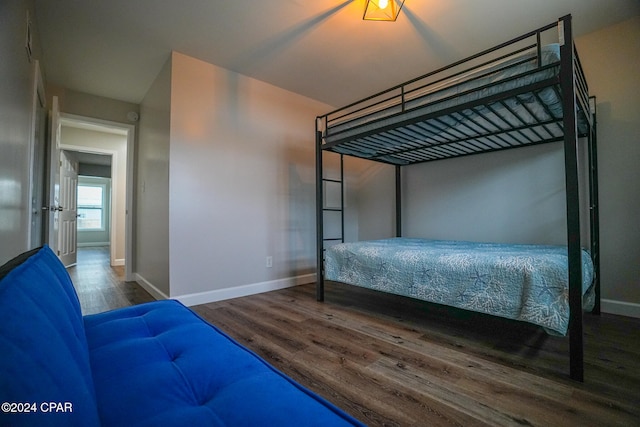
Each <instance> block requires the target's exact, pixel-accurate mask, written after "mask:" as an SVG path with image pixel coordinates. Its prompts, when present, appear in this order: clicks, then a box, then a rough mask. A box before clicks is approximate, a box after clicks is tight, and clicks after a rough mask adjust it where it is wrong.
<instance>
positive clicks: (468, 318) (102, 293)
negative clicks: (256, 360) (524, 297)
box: [69, 249, 640, 426]
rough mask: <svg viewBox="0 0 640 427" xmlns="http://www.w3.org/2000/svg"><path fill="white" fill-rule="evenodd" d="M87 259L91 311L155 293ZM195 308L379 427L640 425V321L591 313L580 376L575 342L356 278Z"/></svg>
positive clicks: (84, 278) (86, 301)
mask: <svg viewBox="0 0 640 427" xmlns="http://www.w3.org/2000/svg"><path fill="white" fill-rule="evenodd" d="M79 257H80V258H79V263H78V266H77V267H73V268H71V269H70V270H69V272H70V273H71V276H72V278H73V280H74V283H75V285H76V288H77V289H78V294H79V296H80V299H81V303H82V307H83V311H84V312H85V313H93V312H98V311H104V310H105V309H111V308H117V307H121V306H126V305H131V304H138V303H141V302H145V301H150V300H152V299H153V298H152V297H151V296H150V295H149V294H148V293H146V292H145V291H144V290H143V289H142V288H140V287H139V285H137V284H136V283H126V282H123V280H122V278H123V271H122V269H121V268H114V269H112V268H110V267H109V266H108V261H107V260H108V254H107V253H106V252H104V253H100V252H95V251H93V250H86V249H83V250H81V253H79ZM100 259H103V260H102V261H99V260H100ZM93 263H95V265H92V264H93ZM192 308H193V309H194V310H195V311H196V312H198V313H199V314H200V315H201V316H202V317H203V318H205V319H206V320H208V321H210V322H211V323H214V324H215V325H217V326H218V327H220V328H221V329H223V330H224V331H226V332H227V333H229V335H231V336H233V337H234V338H235V339H237V340H238V341H239V342H240V343H241V344H243V345H245V346H246V347H248V348H250V349H251V350H253V351H255V352H256V353H258V354H259V355H260V356H262V357H263V358H264V359H265V360H267V361H268V362H270V363H271V364H272V365H274V366H275V367H276V368H278V369H280V370H281V371H283V372H284V373H286V374H287V375H289V376H291V377H292V378H294V379H295V380H297V381H298V382H300V383H301V384H303V385H304V386H306V387H308V388H310V389H311V390H313V391H315V392H317V393H318V394H320V395H322V396H324V397H325V398H326V399H328V400H329V401H331V402H333V403H335V404H336V405H338V406H339V407H341V408H343V409H344V410H346V411H347V412H349V413H351V414H352V415H354V416H355V417H357V418H359V419H360V420H362V421H363V422H365V423H366V424H368V425H371V426H450V425H459V426H476V425H492V426H494V425H507V426H509V425H513V426H523V425H524V426H531V425H533V426H640V319H633V318H627V317H621V316H613V315H607V314H603V315H601V316H592V315H590V314H587V315H586V316H585V343H586V346H585V364H586V366H585V382H584V383H577V382H574V381H572V380H571V379H569V377H568V340H567V339H565V338H562V337H553V336H549V335H547V334H546V333H545V332H543V331H541V330H540V329H538V328H535V327H532V326H529V325H526V324H522V323H518V322H512V321H508V320H504V319H498V318H494V317H490V316H484V315H480V314H475V313H469V312H463V311H459V310H454V309H449V308H446V307H442V306H436V305H432V304H428V303H423V302H421V301H416V300H411V299H407V298H402V297H396V296H393V295H388V294H382V293H378V292H374V291H370V290H366V289H361V288H357V287H353V286H346V285H340V284H334V283H328V284H327V292H326V301H325V302H324V303H319V302H316V300H315V288H314V286H313V285H304V286H298V287H295V288H289V289H284V290H280V291H274V292H269V293H265V294H260V295H253V296H248V297H244V298H237V299H232V300H226V301H220V302H216V303H209V304H204V305H200V306H195V307H192Z"/></svg>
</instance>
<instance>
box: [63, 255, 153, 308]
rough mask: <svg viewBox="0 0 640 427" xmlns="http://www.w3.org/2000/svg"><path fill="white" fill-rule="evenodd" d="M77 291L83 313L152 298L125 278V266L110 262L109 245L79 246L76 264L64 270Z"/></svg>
mask: <svg viewBox="0 0 640 427" xmlns="http://www.w3.org/2000/svg"><path fill="white" fill-rule="evenodd" d="M67 271H68V272H69V275H70V276H71V280H72V281H73V284H74V286H75V288H76V292H77V293H78V298H79V299H80V305H81V307H82V314H94V313H100V312H102V311H107V310H112V309H114V308H120V307H126V306H130V305H136V304H141V303H144V302H148V301H154V298H153V297H152V296H151V295H150V294H149V293H148V292H147V291H145V290H144V289H143V288H142V287H140V285H138V284H137V283H136V282H125V281H124V267H122V266H121V267H111V266H110V265H109V247H108V246H102V247H84V248H78V263H77V265H75V266H73V267H69V268H68V269H67Z"/></svg>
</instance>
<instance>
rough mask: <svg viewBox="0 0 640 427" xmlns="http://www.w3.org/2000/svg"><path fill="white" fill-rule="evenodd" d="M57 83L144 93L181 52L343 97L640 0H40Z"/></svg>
mask: <svg viewBox="0 0 640 427" xmlns="http://www.w3.org/2000/svg"><path fill="white" fill-rule="evenodd" d="M34 1H35V8H36V25H37V28H38V29H39V32H40V39H41V44H42V48H43V58H42V61H43V67H44V70H45V75H46V78H47V80H48V81H49V82H51V83H54V84H57V85H60V86H63V87H67V88H69V89H73V90H77V91H81V92H85V93H89V94H94V95H100V96H105V97H109V98H114V99H119V100H123V101H129V102H134V103H139V102H140V101H141V100H142V98H143V97H144V95H145V93H146V92H147V90H148V89H149V87H150V85H151V83H152V82H153V80H154V78H155V76H156V75H157V74H158V73H159V71H160V69H161V68H162V66H163V65H164V63H165V62H166V61H167V59H168V58H169V54H170V52H171V51H172V50H176V51H179V52H181V53H184V54H186V55H189V56H192V57H195V58H199V59H201V60H204V61H206V62H209V63H212V64H216V65H218V66H221V67H224V68H227V69H230V70H233V71H236V72H238V73H242V74H244V75H247V76H251V77H254V78H256V79H259V80H262V81H265V82H268V83H271V84H273V85H276V86H279V87H281V88H284V89H287V90H290V91H293V92H296V93H299V94H302V95H305V96H308V97H310V98H314V99H317V100H320V101H323V102H326V103H328V104H330V105H332V106H336V107H337V106H340V105H343V104H346V103H349V102H351V101H355V100H357V99H359V98H362V97H364V96H367V95H369V94H371V93H373V92H376V91H379V90H383V89H386V88H387V87H389V86H392V85H395V84H398V83H401V82H403V81H405V80H408V79H410V78H413V77H416V76H418V75H421V74H424V73H426V72H428V71H430V70H433V69H435V68H438V67H440V66H443V65H446V64H448V63H450V62H453V61H455V60H457V59H461V58H463V57H466V56H468V55H471V54H473V53H476V52H477V51H480V50H483V49H485V48H489V47H491V46H493V45H495V44H497V43H499V42H502V41H505V40H507V39H509V38H512V37H515V36H518V35H520V34H522V33H524V32H526V31H529V30H533V29H536V28H538V27H541V26H543V25H545V24H548V23H551V22H553V21H555V20H556V19H557V18H558V17H560V16H563V15H566V14H569V13H571V14H572V15H573V26H574V31H575V33H576V34H577V35H580V34H585V33H589V32H592V31H595V30H597V29H599V28H602V27H605V26H608V25H611V24H614V23H617V22H621V21H624V20H626V19H628V18H631V17H633V16H636V15H640V1H639V0H406V2H405V5H404V7H403V9H402V12H401V14H400V17H399V18H398V20H397V21H396V22H394V23H389V22H365V21H363V20H362V13H363V9H364V3H365V0H347V1H344V0H265V1H259V0H225V1H223V0H56V1H51V0H34Z"/></svg>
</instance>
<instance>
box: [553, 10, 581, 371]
mask: <svg viewBox="0 0 640 427" xmlns="http://www.w3.org/2000/svg"><path fill="white" fill-rule="evenodd" d="M558 31H559V33H560V34H559V37H560V45H561V46H560V87H561V90H562V110H563V113H564V114H563V116H564V118H563V128H564V162H565V181H566V203H567V250H568V261H569V359H570V360H569V364H570V376H571V378H572V379H574V380H577V381H584V348H583V330H582V248H581V245H580V191H579V186H578V154H577V143H578V131H577V120H576V90H575V82H574V68H573V67H574V48H573V38H572V31H571V16H570V15H568V16H565V17H563V18H561V19H560V21H559V22H558Z"/></svg>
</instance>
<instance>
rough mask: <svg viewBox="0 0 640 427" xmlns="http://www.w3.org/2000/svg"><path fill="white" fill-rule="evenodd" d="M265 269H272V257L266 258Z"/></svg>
mask: <svg viewBox="0 0 640 427" xmlns="http://www.w3.org/2000/svg"><path fill="white" fill-rule="evenodd" d="M266 265H267V268H271V267H273V257H272V256H268V257H267V264H266Z"/></svg>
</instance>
